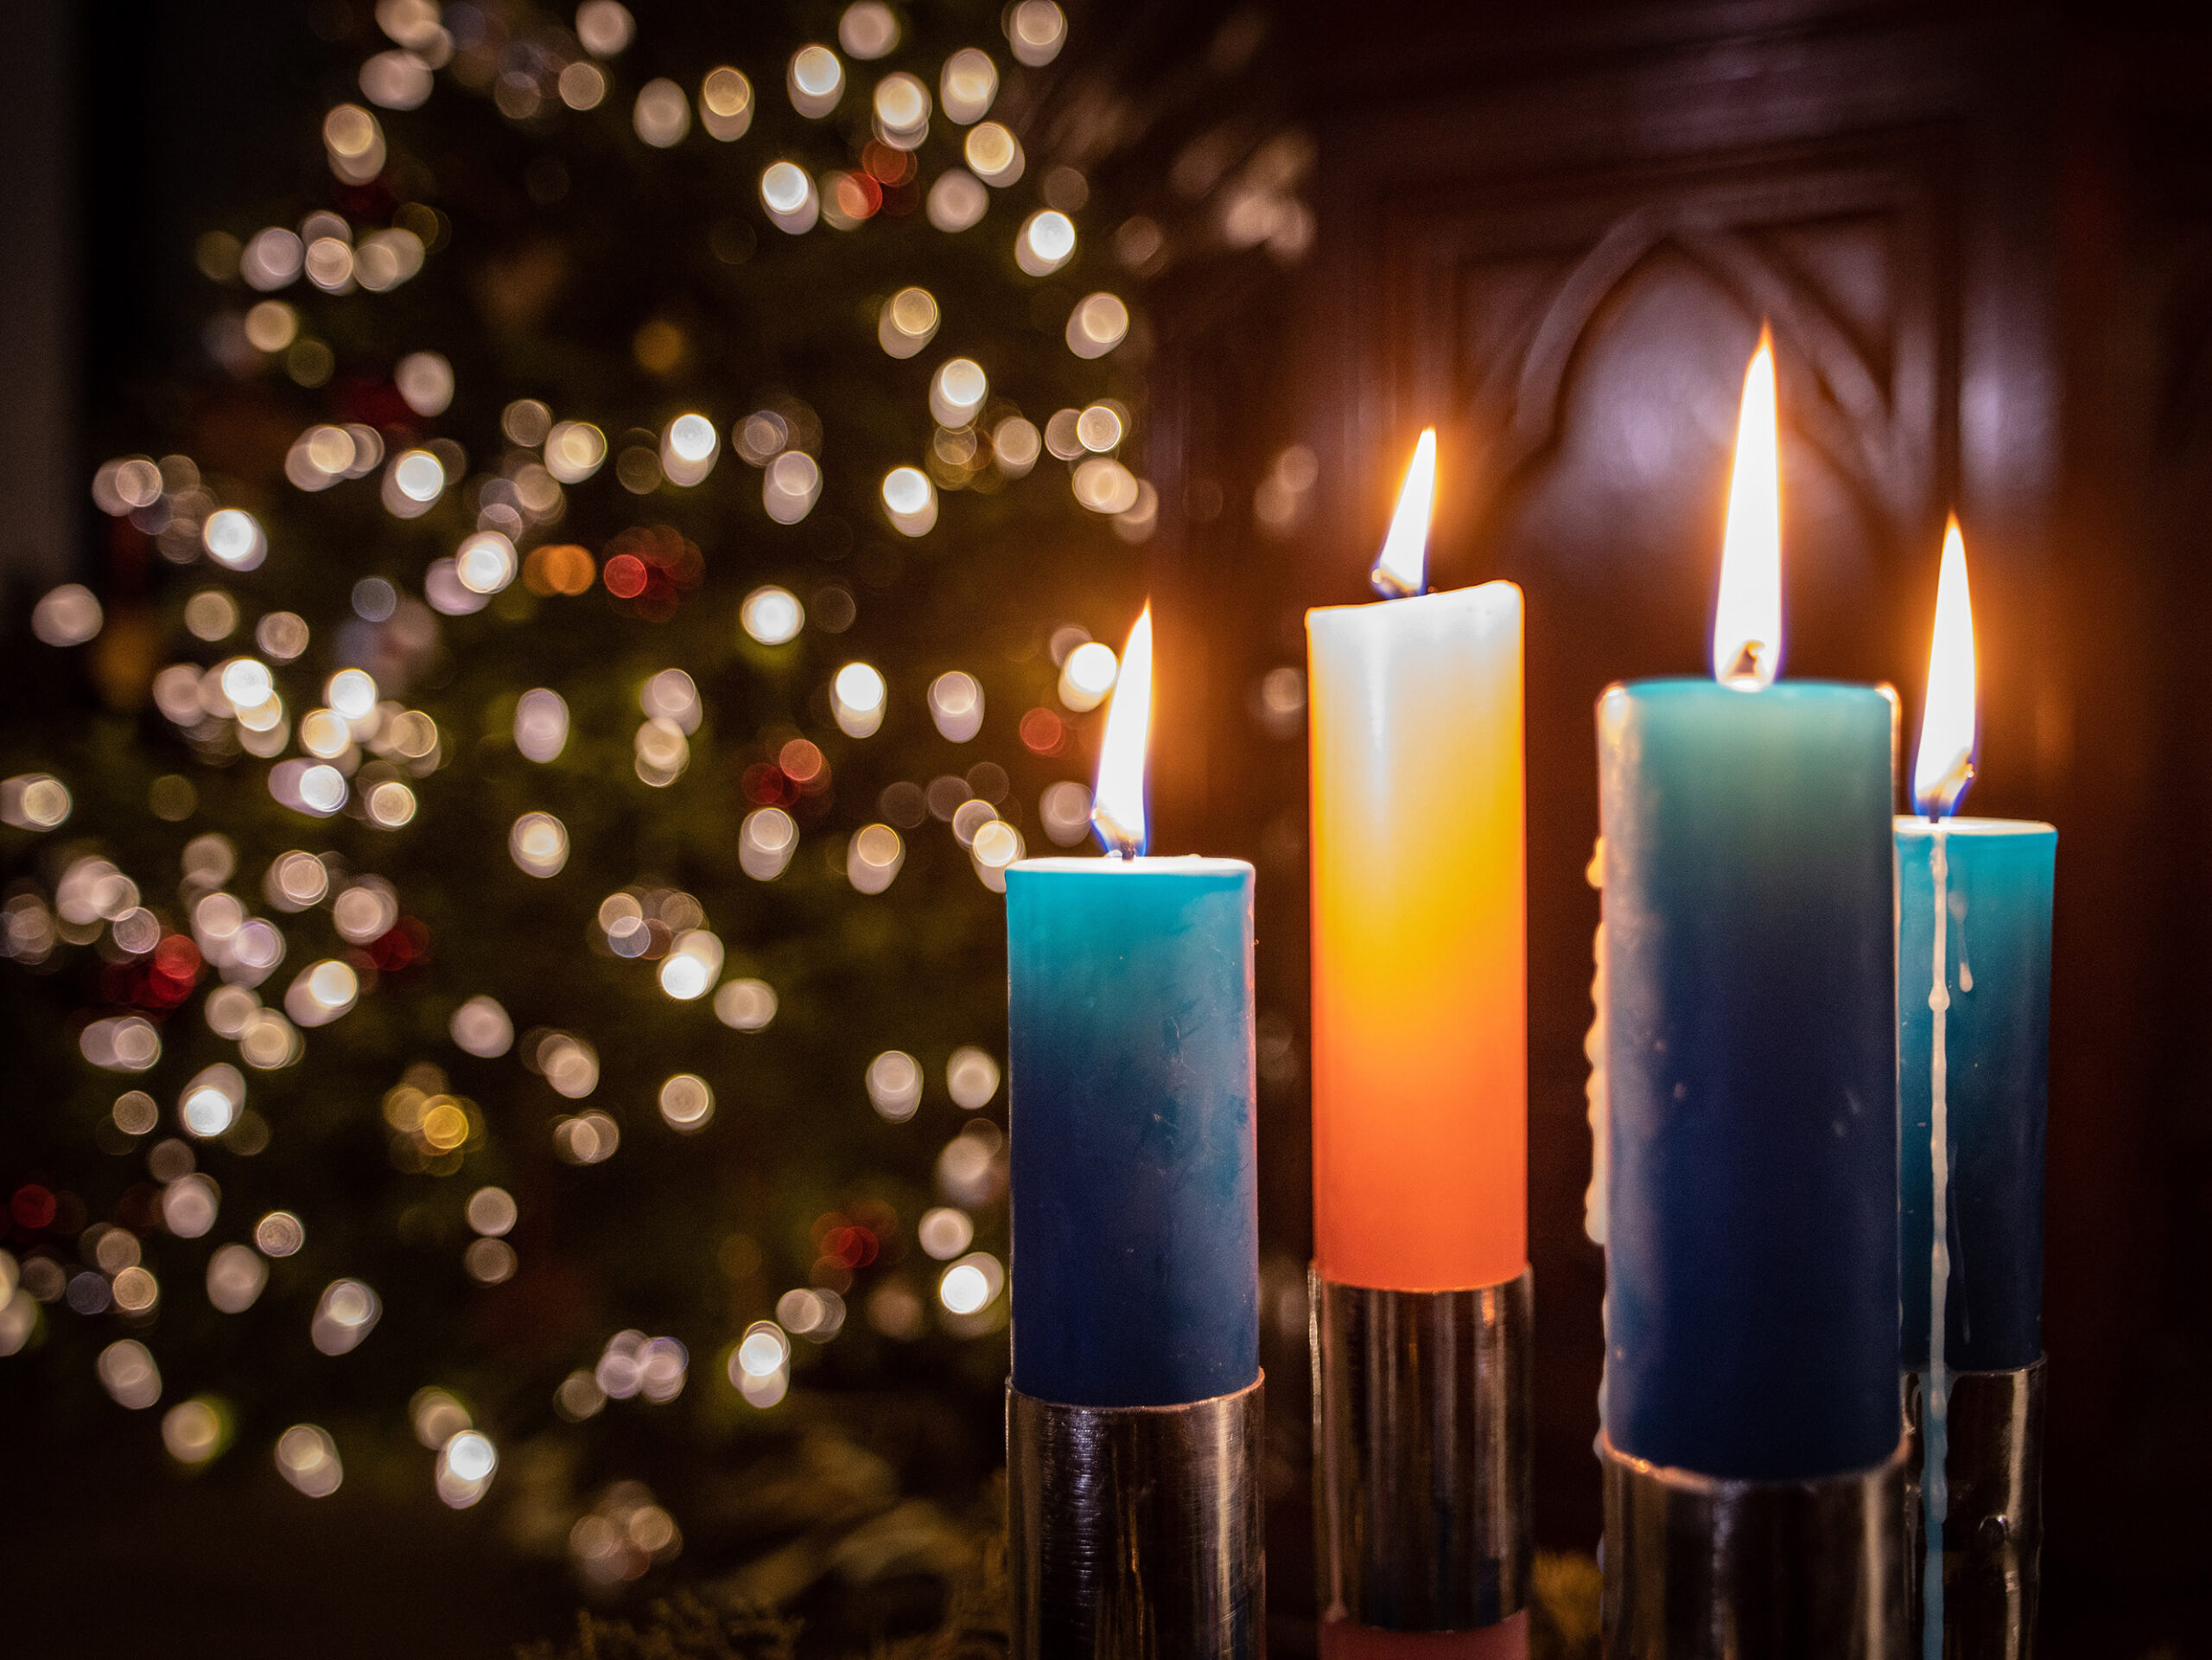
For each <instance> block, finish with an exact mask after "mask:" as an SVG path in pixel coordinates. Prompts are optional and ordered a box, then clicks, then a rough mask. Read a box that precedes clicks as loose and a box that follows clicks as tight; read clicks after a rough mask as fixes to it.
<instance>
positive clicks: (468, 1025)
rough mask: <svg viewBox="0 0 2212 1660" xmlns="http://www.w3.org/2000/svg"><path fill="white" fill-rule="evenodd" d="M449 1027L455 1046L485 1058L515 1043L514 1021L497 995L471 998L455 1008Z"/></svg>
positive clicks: (487, 1058)
mask: <svg viewBox="0 0 2212 1660" xmlns="http://www.w3.org/2000/svg"><path fill="white" fill-rule="evenodd" d="M448 1030H449V1031H450V1032H451V1034H452V1036H453V1040H454V1044H455V1045H457V1046H459V1047H461V1048H462V1049H465V1050H467V1052H468V1053H470V1054H472V1055H477V1056H480V1057H482V1058H483V1059H486V1060H489V1059H496V1058H497V1057H499V1056H500V1055H504V1054H505V1053H507V1051H508V1050H509V1049H511V1048H512V1047H513V1046H514V1040H515V1028H514V1022H513V1021H511V1020H509V1019H508V1018H507V1011H506V1010H505V1008H501V1007H500V1006H499V1002H498V1000H497V999H496V998H492V997H484V996H477V997H471V998H470V999H469V1000H468V1001H467V1002H465V1003H463V1004H461V1007H460V1008H456V1009H454V1012H453V1020H452V1021H451V1022H450V1023H449V1026H448Z"/></svg>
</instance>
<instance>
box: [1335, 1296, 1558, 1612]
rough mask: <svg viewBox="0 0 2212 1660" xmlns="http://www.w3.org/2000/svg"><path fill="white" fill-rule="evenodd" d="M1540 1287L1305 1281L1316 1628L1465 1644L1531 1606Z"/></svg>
mask: <svg viewBox="0 0 2212 1660" xmlns="http://www.w3.org/2000/svg"><path fill="white" fill-rule="evenodd" d="M1312 1290H1313V1296H1312V1300H1311V1303H1310V1307H1311V1309H1312V1313H1311V1316H1310V1319H1311V1340H1312V1348H1313V1480H1314V1510H1315V1522H1316V1528H1317V1531H1318V1533H1319V1540H1318V1544H1319V1551H1320V1564H1321V1585H1320V1587H1319V1589H1320V1593H1321V1594H1320V1600H1321V1613H1322V1618H1323V1619H1331V1620H1348V1621H1351V1623H1352V1624H1354V1625H1365V1626H1370V1627H1374V1628H1376V1629H1379V1630H1383V1631H1470V1630H1474V1629H1476V1628H1478V1627H1481V1626H1484V1625H1496V1624H1497V1623H1498V1622H1499V1621H1500V1620H1503V1619H1507V1618H1509V1617H1510V1616H1511V1615H1513V1614H1514V1613H1516V1612H1519V1611H1520V1610H1521V1609H1522V1607H1524V1606H1527V1604H1528V1600H1529V1560H1530V1555H1531V1550H1532V1546H1531V1537H1530V1531H1529V1488H1530V1485H1531V1479H1532V1473H1533V1471H1532V1463H1533V1455H1532V1451H1531V1447H1532V1441H1531V1437H1530V1434H1529V1334H1530V1325H1531V1320H1532V1310H1533V1305H1534V1299H1535V1282H1534V1280H1533V1278H1532V1277H1531V1275H1529V1271H1528V1270H1527V1269H1522V1272H1521V1275H1520V1277H1519V1278H1517V1279H1513V1280H1508V1281H1506V1282H1504V1283H1503V1284H1502V1285H1491V1286H1481V1287H1477V1288H1471V1289H1468V1290H1464V1291H1387V1290H1379V1289H1376V1288H1373V1287H1370V1286H1356V1285H1340V1284H1338V1283H1337V1282H1335V1281H1332V1280H1329V1279H1325V1278H1324V1277H1323V1276H1322V1275H1321V1274H1320V1273H1319V1271H1318V1270H1316V1271H1315V1272H1314V1273H1313V1278H1312Z"/></svg>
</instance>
